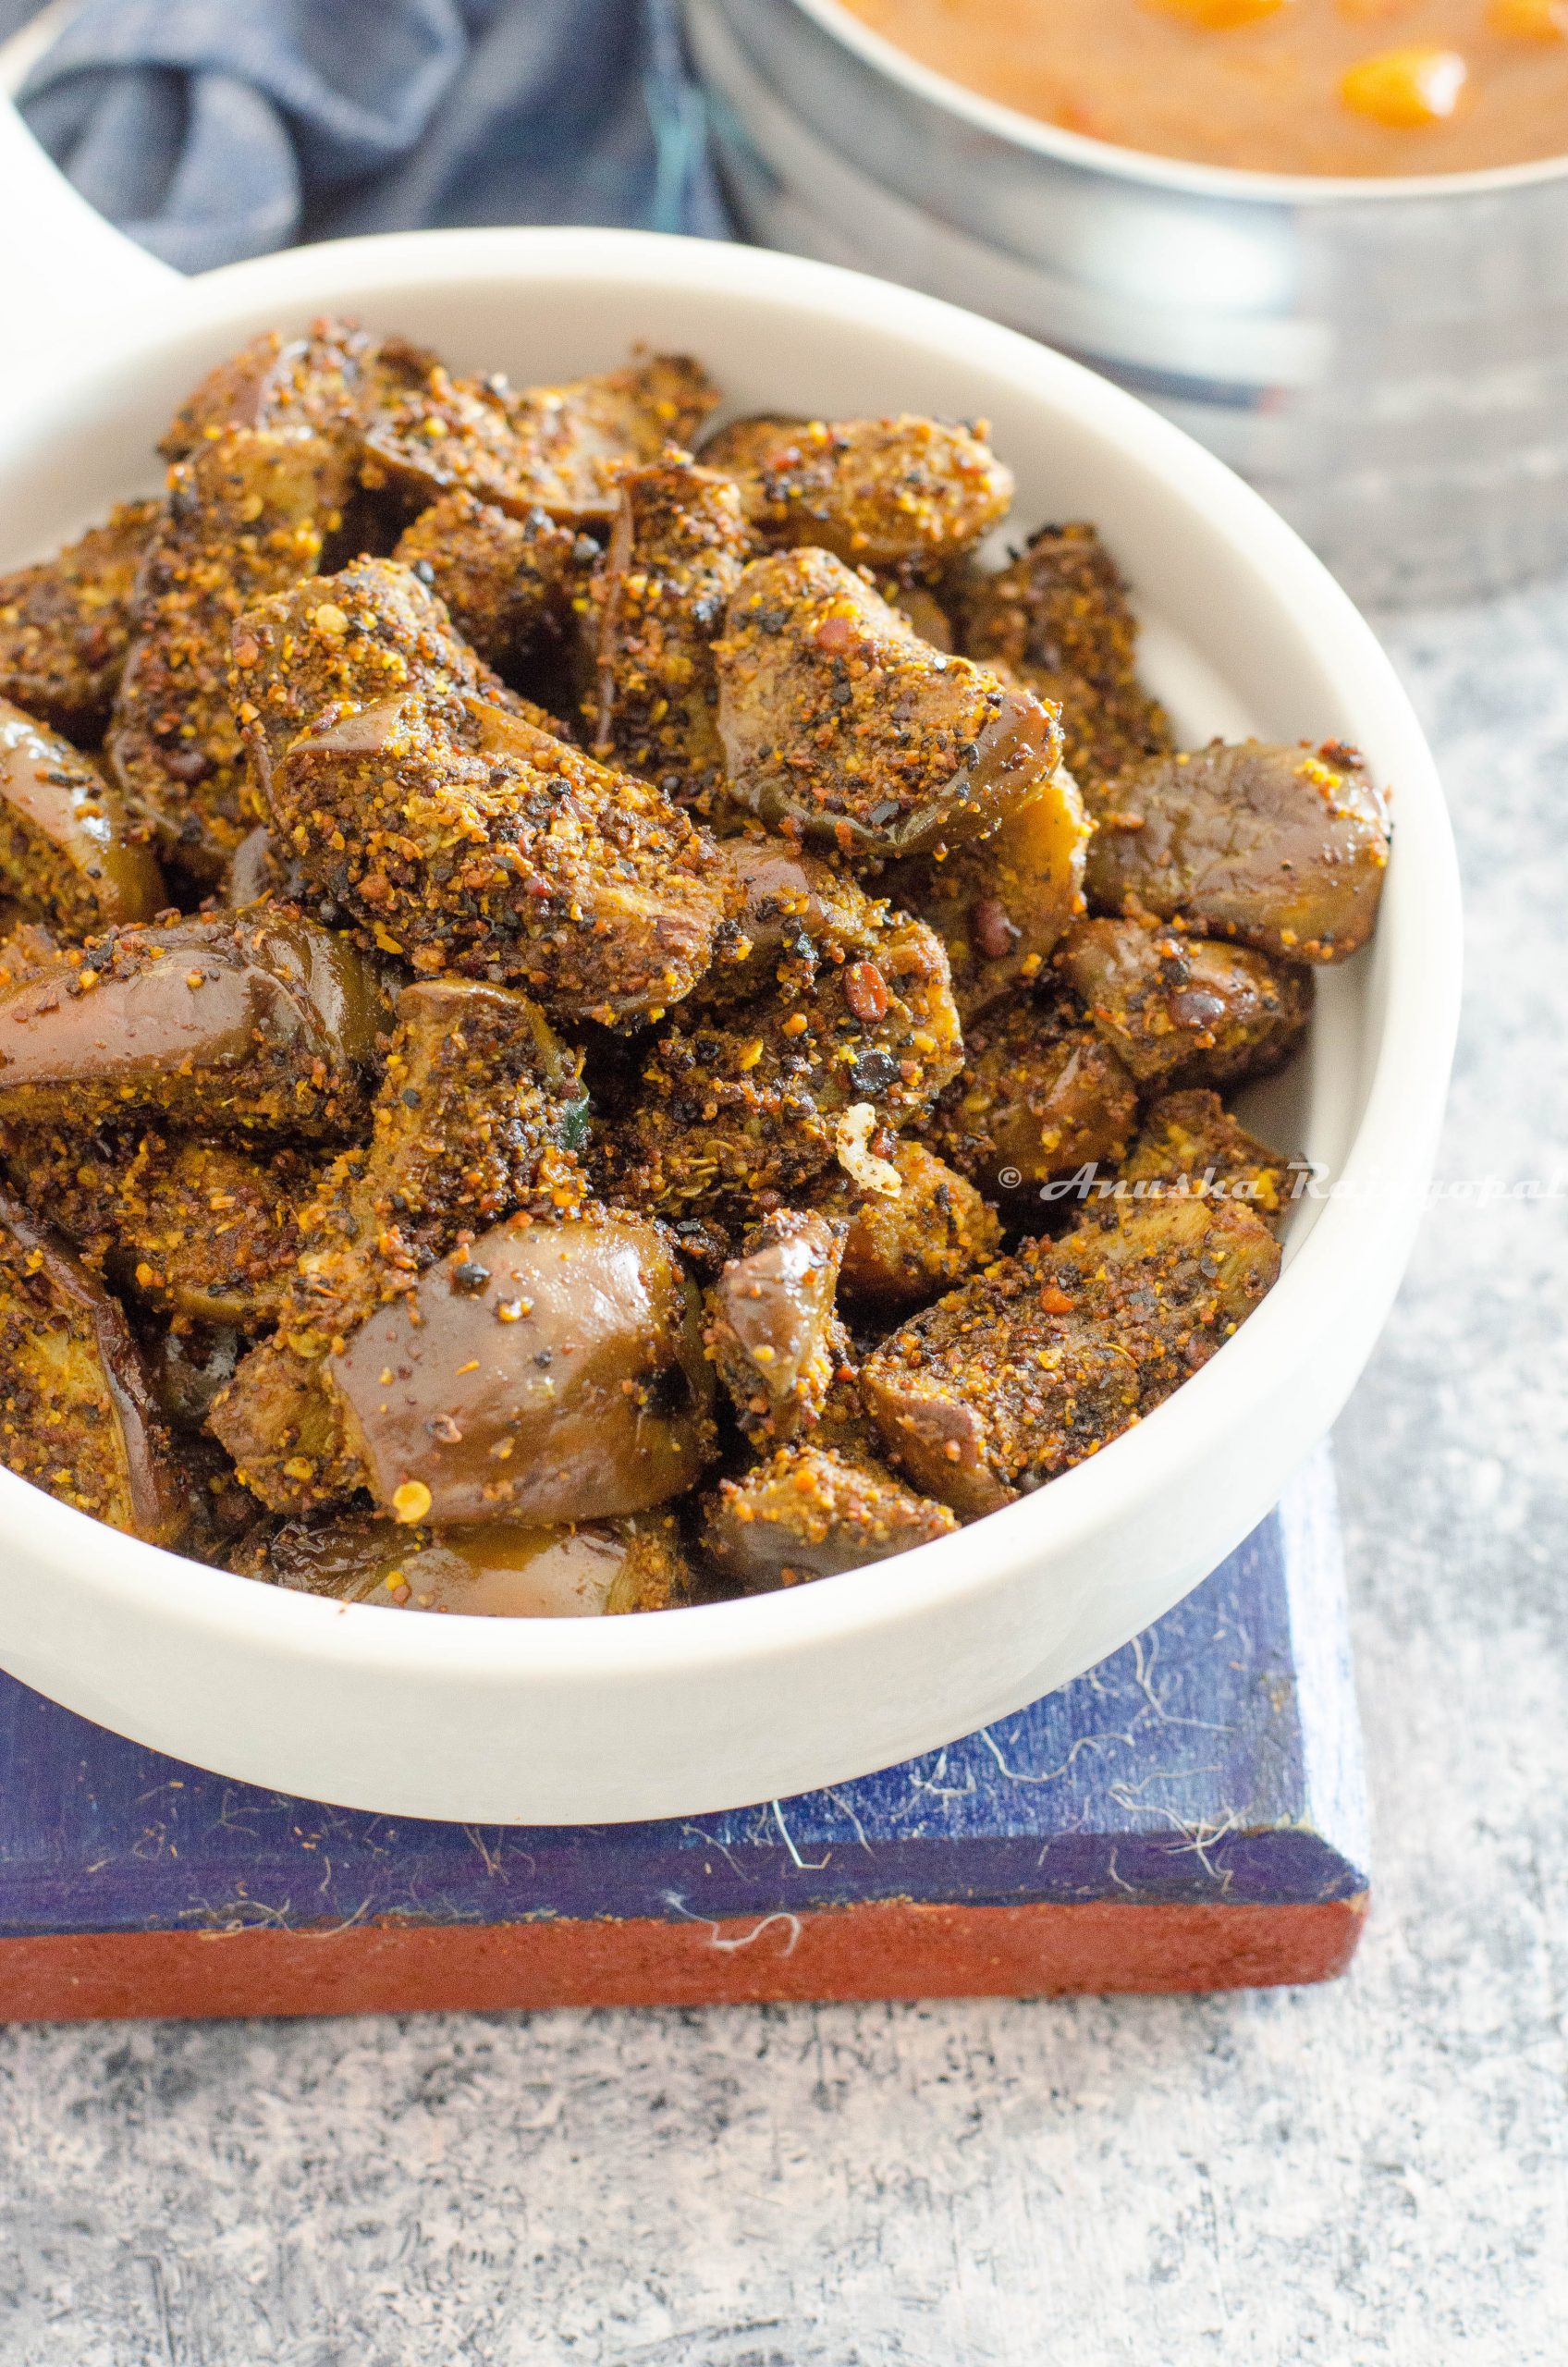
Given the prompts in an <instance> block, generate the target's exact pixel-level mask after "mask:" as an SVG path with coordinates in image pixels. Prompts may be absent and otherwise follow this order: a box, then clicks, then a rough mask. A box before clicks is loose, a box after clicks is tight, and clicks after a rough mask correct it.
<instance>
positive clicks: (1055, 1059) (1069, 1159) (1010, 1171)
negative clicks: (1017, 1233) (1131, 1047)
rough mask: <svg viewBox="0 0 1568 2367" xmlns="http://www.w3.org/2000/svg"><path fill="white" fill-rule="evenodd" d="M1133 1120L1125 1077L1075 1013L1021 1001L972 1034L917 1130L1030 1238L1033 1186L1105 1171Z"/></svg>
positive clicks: (1132, 1097)
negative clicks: (962, 1060)
mask: <svg viewBox="0 0 1568 2367" xmlns="http://www.w3.org/2000/svg"><path fill="white" fill-rule="evenodd" d="M1137 1113H1138V1096H1137V1087H1136V1085H1135V1084H1134V1083H1133V1078H1132V1077H1131V1076H1130V1075H1129V1073H1128V1072H1127V1070H1126V1069H1125V1068H1124V1067H1123V1066H1122V1064H1121V1061H1120V1060H1118V1058H1117V1056H1116V1054H1115V1053H1114V1052H1113V1051H1112V1050H1111V1049H1110V1048H1109V1045H1107V1044H1106V1043H1105V1042H1104V1041H1103V1039H1102V1038H1101V1037H1100V1036H1097V1035H1096V1032H1095V1030H1094V1029H1093V1028H1092V1027H1091V1026H1089V1025H1088V1024H1087V1023H1086V1022H1085V1021H1084V1017H1083V1015H1082V1013H1081V1012H1078V1011H1077V1010H1076V1009H1075V1008H1074V1007H1073V1006H1072V1004H1070V1003H1067V1002H1065V1001H1050V1000H1045V999H1043V998H1035V997H1033V996H1028V995H1024V996H1021V997H1020V998H1019V999H1018V1000H1015V1001H1013V1002H1010V1003H1004V1004H1001V1005H998V1007H997V1008H996V1009H995V1010H993V1011H988V1012H986V1015H985V1018H984V1019H983V1020H981V1021H979V1022H977V1023H976V1024H975V1025H974V1027H973V1028H972V1029H971V1031H970V1034H969V1039H968V1060H967V1061H966V1064H965V1067H964V1071H963V1074H962V1076H960V1077H958V1078H956V1079H955V1080H954V1082H953V1084H952V1085H950V1086H949V1089H948V1091H947V1092H946V1093H945V1094H944V1095H943V1097H942V1099H941V1100H940V1102H939V1103H938V1104H937V1110H936V1114H935V1116H934V1117H933V1118H932V1121H931V1122H930V1124H929V1126H928V1127H927V1128H926V1129H925V1138H926V1140H927V1142H928V1143H929V1146H930V1147H931V1148H933V1149H934V1150H937V1151H938V1152H940V1154H941V1156H942V1157H943V1158H944V1159H947V1160H948V1161H949V1163H950V1164H951V1165H952V1166H954V1167H956V1168H957V1169H958V1171H959V1172H960V1173H961V1174H962V1175H966V1176H968V1177H969V1179H970V1181H971V1182H972V1183H973V1184H976V1185H977V1186H978V1187H979V1189H980V1191H981V1192H982V1193H984V1194H985V1196H986V1198H987V1199H990V1200H994V1201H995V1202H997V1204H998V1206H999V1207H1000V1208H1001V1209H1002V1211H1003V1213H1004V1215H1005V1216H1006V1218H1007V1220H1008V1221H1009V1222H1010V1223H1011V1224H1019V1225H1023V1227H1024V1228H1025V1229H1026V1230H1033V1229H1034V1228H1035V1224H1036V1223H1037V1222H1039V1221H1042V1220H1043V1219H1042V1216H1041V1211H1040V1205H1039V1196H1040V1192H1041V1189H1042V1187H1043V1186H1046V1185H1048V1184H1050V1182H1051V1180H1052V1179H1053V1178H1054V1177H1060V1176H1067V1175H1072V1174H1074V1173H1075V1172H1076V1171H1078V1170H1079V1169H1080V1168H1084V1167H1092V1166H1098V1165H1102V1164H1110V1165H1114V1164H1115V1163H1116V1162H1117V1161H1119V1160H1120V1159H1121V1156H1122V1154H1123V1152H1124V1151H1125V1149H1126V1147H1127V1143H1128V1139H1129V1137H1130V1136H1131V1134H1132V1133H1133V1127H1134V1126H1135V1124H1136V1122H1137Z"/></svg>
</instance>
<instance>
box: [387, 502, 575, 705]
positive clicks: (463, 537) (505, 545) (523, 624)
mask: <svg viewBox="0 0 1568 2367" xmlns="http://www.w3.org/2000/svg"><path fill="white" fill-rule="evenodd" d="M392 556H393V558H395V559H396V560H398V562H400V563H401V565H403V566H405V567H408V568H410V569H411V570H413V572H414V574H415V575H417V576H418V577H419V580H420V582H421V583H423V584H425V585H426V586H427V587H428V588H429V590H431V591H432V592H434V593H435V595H437V597H438V598H440V599H441V600H444V601H445V602H446V605H447V611H448V613H449V615H450V617H451V619H452V622H453V624H454V625H455V626H456V627H457V629H458V631H459V632H460V633H461V634H462V636H463V639H464V640H465V641H466V642H468V644H470V646H471V647H472V648H473V649H476V650H477V651H478V652H479V655H480V656H481V657H483V658H484V661H485V663H486V664H487V665H490V666H494V667H496V668H498V670H499V671H500V672H501V673H503V674H508V675H509V674H513V673H515V672H516V671H517V669H518V668H520V667H521V666H522V665H523V664H525V663H526V661H527V660H528V659H530V658H532V657H534V656H537V655H538V654H539V653H540V652H541V651H542V650H543V651H554V650H557V649H558V648H559V646H560V644H562V642H563V641H564V640H565V639H566V638H567V636H568V634H569V633H570V632H572V631H573V630H574V629H575V626H576V622H577V618H576V615H575V613H574V607H575V604H577V603H580V602H581V601H582V600H583V599H585V598H586V596H587V591H588V583H589V578H590V576H591V574H592V572H593V570H594V565H595V564H596V562H597V561H598V560H599V558H600V557H601V552H600V549H599V546H598V544H597V543H595V542H594V541H593V539H592V538H591V537H590V536H589V535H586V534H581V533H577V532H576V531H575V530H574V529H573V528H571V527H570V526H557V524H556V522H555V521H554V519H553V518H552V517H551V516H550V514H549V512H548V511H547V510H545V509H531V510H529V511H528V512H527V513H526V514H525V515H524V516H522V517H521V518H514V517H512V516H511V515H510V514H509V512H508V511H507V510H505V509H496V506H495V505H494V503H492V502H487V501H481V500H479V499H478V498H477V497H476V496H475V495H473V494H472V493H462V492H454V493H447V494H444V495H443V496H442V497H441V499H440V500H439V501H435V502H433V503H432V504H431V506H430V508H429V509H423V510H422V511H421V512H420V514H419V516H418V517H417V518H416V519H415V520H414V521H413V523H412V524H411V525H410V526H407V527H405V528H404V530H403V533H402V536H401V538H400V540H399V541H398V546H397V548H396V549H395V550H394V552H393V554H392Z"/></svg>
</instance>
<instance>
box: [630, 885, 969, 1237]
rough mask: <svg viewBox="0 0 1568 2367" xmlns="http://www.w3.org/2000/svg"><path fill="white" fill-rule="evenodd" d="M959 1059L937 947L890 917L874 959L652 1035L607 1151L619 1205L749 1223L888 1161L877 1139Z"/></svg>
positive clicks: (944, 964)
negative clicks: (836, 1178)
mask: <svg viewBox="0 0 1568 2367" xmlns="http://www.w3.org/2000/svg"><path fill="white" fill-rule="evenodd" d="M962 1059H963V1038H962V1031H961V1029H960V1026H959V1021H958V1013H957V1012H956V1010H955V1009H954V1007H953V1000H952V993H951V989H950V987H949V978H948V961H947V955H946V954H945V953H944V951H943V950H942V944H941V939H940V938H937V936H936V935H935V934H934V933H933V931H931V930H930V929H928V928H927V927H926V926H925V924H924V922H921V921H914V920H910V919H907V918H905V917H903V916H901V915H900V917H899V918H898V919H897V920H895V921H891V922H889V924H888V926H887V927H886V928H885V929H884V930H883V932H882V933H881V935H880V937H879V938H878V939H877V942H876V958H875V959H874V960H871V959H862V960H859V961H854V962H848V963H844V964H843V966H842V967H837V966H832V965H827V966H825V967H824V968H823V969H822V970H821V972H820V973H819V974H818V975H817V977H816V981H815V985H814V986H813V987H812V988H811V990H810V991H809V992H806V993H799V992H796V991H795V990H794V989H793V988H790V989H784V988H780V989H779V990H778V991H777V992H775V993H774V994H772V995H770V996H766V997H763V998H762V999H760V1000H756V1001H753V1002H748V1003H746V1004H744V1005H742V1006H741V1008H740V1009H739V1010H736V1011H723V1012H719V1013H718V1014H717V1017H716V1020H715V1022H714V1024H705V1023H704V1019H703V1018H702V1016H701V1015H700V1014H694V1015H693V1016H692V1019H691V1020H690V1021H689V1022H684V1021H683V1022H682V1023H680V1024H676V1025H674V1026H671V1027H668V1028H667V1029H666V1030H665V1031H664V1032H663V1034H662V1035H660V1036H658V1037H657V1038H655V1043H654V1047H653V1050H652V1053H651V1055H650V1057H649V1059H648V1061H647V1062H646V1064H645V1066H644V1069H643V1096H642V1099H641V1101H640V1103H639V1104H638V1106H637V1108H636V1109H635V1110H634V1111H633V1113H632V1115H631V1119H630V1120H629V1121H628V1122H626V1123H625V1124H624V1125H623V1126H622V1127H620V1128H619V1129H618V1130H617V1134H616V1136H615V1140H614V1144H613V1155H614V1159H615V1167H616V1175H617V1190H618V1194H619V1196H621V1197H623V1198H625V1199H628V1200H630V1201H631V1202H632V1203H633V1204H634V1205H636V1206H638V1207H641V1208H651V1209H656V1210H659V1211H661V1212H663V1213H665V1214H667V1215H668V1216H670V1217H672V1218H674V1217H684V1218H693V1217H703V1218H713V1219H717V1220H720V1221H724V1220H726V1219H727V1218H729V1219H734V1220H738V1221H741V1222H746V1221H750V1220H754V1218H755V1217H756V1216H758V1215H760V1214H764V1213H766V1211H767V1210H768V1209H769V1208H774V1207H777V1205H778V1201H779V1200H780V1199H783V1198H790V1197H791V1196H794V1195H795V1194H796V1193H797V1191H798V1190H799V1189H800V1188H801V1187H802V1186H804V1185H806V1184H810V1183H811V1181H812V1179H813V1178H814V1177H815V1176H818V1175H820V1174H821V1173H822V1171H823V1170H824V1169H825V1168H827V1167H828V1166H830V1165H831V1164H832V1163H833V1161H834V1160H835V1159H837V1160H838V1161H839V1164H840V1165H841V1166H843V1167H844V1168H845V1169H846V1171H848V1172H850V1173H851V1175H856V1176H857V1177H864V1175H865V1174H866V1173H867V1172H872V1171H875V1169H876V1165H877V1164H878V1162H880V1163H881V1164H884V1165H885V1164H886V1154H885V1153H884V1152H879V1151H878V1150H877V1149H876V1147H875V1146H876V1141H877V1139H878V1137H879V1136H880V1134H882V1132H883V1130H884V1129H885V1128H891V1127H897V1126H898V1125H899V1124H900V1122H904V1121H906V1120H913V1119H916V1118H919V1117H921V1116H923V1115H924V1114H925V1111H926V1110H929V1108H930V1106H931V1104H932V1102H933V1101H934V1100H935V1098H936V1097H937V1094H938V1093H940V1091H941V1090H942V1088H943V1086H944V1085H946V1084H947V1083H948V1082H949V1079H950V1078H952V1077H953V1076H954V1075H956V1073H957V1072H958V1070H959V1068H960V1066H961V1064H962ZM888 1147H889V1148H890V1147H891V1135H890V1134H889V1135H888ZM868 1160H869V1161H870V1167H869V1168H868V1165H867V1161H868ZM885 1180H886V1179H884V1181H885Z"/></svg>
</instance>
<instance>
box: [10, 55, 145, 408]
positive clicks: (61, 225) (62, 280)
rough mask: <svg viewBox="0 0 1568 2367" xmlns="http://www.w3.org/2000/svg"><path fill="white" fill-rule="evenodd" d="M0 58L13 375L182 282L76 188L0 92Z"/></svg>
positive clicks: (95, 332) (17, 376) (11, 376)
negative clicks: (95, 208) (114, 317)
mask: <svg viewBox="0 0 1568 2367" xmlns="http://www.w3.org/2000/svg"><path fill="white" fill-rule="evenodd" d="M5 80H6V57H5V55H4V54H3V53H0V222H5V223H6V224H7V225H8V226H9V227H8V235H7V236H6V238H5V239H4V240H3V241H0V313H3V317H4V319H5V323H6V336H5V348H6V363H7V369H6V377H7V379H13V378H19V377H20V376H21V375H23V374H25V373H26V372H27V371H28V370H29V369H30V367H36V366H37V365H38V364H40V363H42V362H44V361H45V360H47V359H49V358H50V357H51V356H52V354H53V352H54V350H55V349H56V348H61V347H64V346H67V345H68V344H72V343H75V342H77V341H79V340H80V339H81V338H83V337H88V336H92V337H99V336H101V334H102V331H103V328H104V323H105V321H106V320H110V319H112V318H113V316H114V314H115V313H119V312H123V311H125V310H126V309H127V308H128V307H129V306H130V305H133V304H134V305H136V306H137V307H138V308H142V307H145V305H146V304H147V303H148V302H149V301H150V300H151V301H153V302H163V303H166V302H167V300H168V299H169V298H170V296H171V295H173V293H174V292H175V291H176V290H177V289H178V288H181V287H183V286H184V285H185V281H184V277H183V275H182V274H181V273H179V272H178V271H171V270H170V268H169V266H168V264H164V263H159V262H158V261H157V259H156V257H155V256H153V255H150V254H148V253H147V252H146V251H145V250H144V249H143V248H141V247H139V246H137V245H136V243H135V242H134V240H132V239H127V238H125V237H123V236H122V235H121V233H120V232H119V231H118V230H116V229H114V228H113V227H111V226H110V224H109V223H107V222H105V221H104V217H103V215H101V214H99V213H96V212H95V211H94V210H93V208H92V206H91V205H89V203H88V202H87V200H86V199H85V198H84V197H79V196H78V195H77V192H76V190H74V189H73V188H72V187H71V185H70V183H69V181H68V180H67V178H66V177H65V175H64V173H62V172H61V171H59V169H58V168H57V166H55V164H54V163H53V162H52V161H51V159H50V158H49V157H48V156H46V155H45V153H44V152H43V149H42V148H41V147H40V146H39V144H38V142H37V141H36V140H35V139H34V138H33V136H32V134H31V131H30V130H29V129H28V128H27V126H26V124H25V123H23V121H22V119H21V117H20V116H19V115H18V113H17V110H16V108H15V107H14V106H13V105H12V104H11V102H10V100H9V99H8V98H7V97H6V96H5V95H4V91H5ZM4 394H5V389H4V387H0V400H3V399H4Z"/></svg>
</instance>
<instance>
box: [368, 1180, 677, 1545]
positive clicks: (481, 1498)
mask: <svg viewBox="0 0 1568 2367" xmlns="http://www.w3.org/2000/svg"><path fill="white" fill-rule="evenodd" d="M476 1272H477V1273H478V1274H479V1275H481V1276H483V1279H482V1280H480V1281H478V1282H475V1281H474V1280H473V1279H472V1277H473V1276H474V1274H475V1273H476ZM698 1315H699V1306H698V1298H697V1293H696V1290H695V1287H694V1285H693V1284H692V1282H690V1281H689V1280H688V1279H687V1277H686V1276H685V1274H684V1273H683V1272H682V1270H681V1269H680V1264H679V1262H678V1260H677V1258H676V1257H675V1255H674V1253H673V1251H672V1249H671V1247H670V1245H669V1243H668V1239H667V1238H666V1236H665V1235H664V1234H663V1233H661V1231H660V1230H659V1228H658V1227H657V1226H656V1225H653V1224H649V1223H647V1222H645V1221H643V1220H640V1219H638V1218H635V1217H629V1216H617V1215H599V1216H596V1217H595V1216H587V1217H582V1218H570V1219H568V1220H565V1221H563V1222H561V1223H559V1224H535V1225H528V1226H526V1227H523V1228H522V1229H521V1230H520V1229H518V1228H517V1227H516V1226H510V1225H502V1226H497V1227H496V1228H495V1229H494V1230H492V1231H491V1232H489V1233H483V1234H481V1236H480V1238H479V1239H478V1240H477V1241H475V1242H474V1243H473V1244H472V1247H470V1248H468V1249H465V1250H463V1251H461V1252H459V1253H458V1254H457V1255H456V1256H454V1257H450V1258H448V1259H446V1260H444V1261H443V1262H442V1263H441V1264H440V1265H438V1266H435V1267H432V1268H431V1269H430V1270H429V1271H428V1272H427V1273H426V1274H425V1275H424V1276H423V1278H422V1280H421V1282H420V1284H419V1287H418V1289H417V1290H416V1291H415V1292H414V1293H412V1294H411V1295H410V1297H409V1298H408V1299H407V1300H405V1301H402V1302H399V1303H398V1304H397V1305H394V1306H384V1307H381V1308H379V1309H378V1310H377V1311H376V1313H375V1314H374V1315H373V1316H371V1317H370V1318H369V1319H368V1321H366V1322H365V1323H363V1324H361V1327H360V1329H359V1331H356V1332H355V1333H354V1334H353V1336H352V1337H351V1338H350V1339H349V1341H348V1343H346V1345H345V1346H344V1347H343V1348H342V1350H341V1352H336V1351H335V1352H334V1353H333V1354H332V1355H330V1356H329V1357H328V1359H327V1372H328V1379H329V1383H330V1387H331V1390H332V1392H333V1394H334V1395H335V1396H336V1398H337V1401H338V1403H339V1404H340V1405H341V1407H342V1409H343V1416H344V1429H345V1434H346V1437H347V1439H348V1441H349V1446H350V1448H351V1450H352V1451H354V1452H355V1453H357V1454H358V1457H359V1459H360V1461H361V1464H362V1466H363V1469H364V1472H365V1478H366V1484H367V1485H368V1486H369V1488H370V1490H371V1492H372V1494H373V1495H374V1498H375V1501H376V1502H377V1503H378V1504H379V1505H380V1506H382V1508H383V1509H384V1510H386V1511H389V1512H391V1513H393V1514H394V1515H397V1516H398V1518H399V1519H402V1520H404V1521H406V1522H410V1523H415V1522H422V1521H425V1520H430V1521H433V1522H435V1523H436V1524H438V1525H439V1524H443V1523H447V1522H454V1521H464V1522H466V1521H490V1520H499V1519H507V1520H534V1521H568V1520H599V1519H605V1518H608V1517H609V1516H611V1515H619V1514H623V1513H634V1512H645V1511H647V1510H649V1509H650V1508H651V1507H652V1506H653V1505H655V1504H661V1503H664V1502H667V1501H668V1499H669V1498H670V1497H672V1496H678V1495H680V1494H682V1493H683V1492H684V1491H685V1490H687V1489H688V1488H690V1487H691V1486H692V1484H693V1483H694V1482H695V1480H696V1479H698V1478H700V1477H701V1474H702V1471H703V1469H704V1466H705V1464H706V1463H707V1462H708V1461H709V1460H710V1459H711V1456H712V1453H713V1420H712V1415H711V1411H710V1407H711V1403H712V1396H713V1374H712V1370H711V1367H709V1366H708V1365H707V1363H706V1362H705V1360H704V1355H703V1343H702V1331H701V1326H700V1322H699V1319H698Z"/></svg>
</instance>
